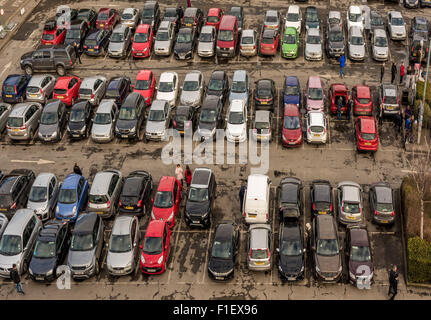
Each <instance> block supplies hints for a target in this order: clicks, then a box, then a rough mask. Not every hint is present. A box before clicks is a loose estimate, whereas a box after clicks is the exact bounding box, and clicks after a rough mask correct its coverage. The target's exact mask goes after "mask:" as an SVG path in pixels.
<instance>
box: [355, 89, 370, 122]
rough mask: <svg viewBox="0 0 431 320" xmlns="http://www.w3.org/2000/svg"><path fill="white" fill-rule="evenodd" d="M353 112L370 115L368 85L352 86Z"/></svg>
mask: <svg viewBox="0 0 431 320" xmlns="http://www.w3.org/2000/svg"><path fill="white" fill-rule="evenodd" d="M352 99H353V114H354V115H372V114H373V102H372V99H371V91H370V87H368V86H367V85H356V86H354V87H353V88H352Z"/></svg>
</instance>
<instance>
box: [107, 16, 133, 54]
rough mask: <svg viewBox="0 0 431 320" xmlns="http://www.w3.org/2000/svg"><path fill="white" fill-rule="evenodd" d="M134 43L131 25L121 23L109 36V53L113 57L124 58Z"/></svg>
mask: <svg viewBox="0 0 431 320" xmlns="http://www.w3.org/2000/svg"><path fill="white" fill-rule="evenodd" d="M131 45H132V31H131V30H130V28H129V27H127V26H125V25H123V24H120V25H117V26H116V27H115V29H114V30H113V31H112V34H111V37H110V38H109V45H108V55H109V56H110V57H111V58H124V57H126V56H127V54H128V52H129V48H130V46H131Z"/></svg>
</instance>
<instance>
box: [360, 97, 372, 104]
mask: <svg viewBox="0 0 431 320" xmlns="http://www.w3.org/2000/svg"><path fill="white" fill-rule="evenodd" d="M358 102H359V103H360V104H368V103H370V99H368V98H358Z"/></svg>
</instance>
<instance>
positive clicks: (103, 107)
mask: <svg viewBox="0 0 431 320" xmlns="http://www.w3.org/2000/svg"><path fill="white" fill-rule="evenodd" d="M114 104H115V101H114V100H113V99H103V100H102V101H101V102H100V104H99V107H97V110H96V113H109V112H111V110H112V108H113V107H114Z"/></svg>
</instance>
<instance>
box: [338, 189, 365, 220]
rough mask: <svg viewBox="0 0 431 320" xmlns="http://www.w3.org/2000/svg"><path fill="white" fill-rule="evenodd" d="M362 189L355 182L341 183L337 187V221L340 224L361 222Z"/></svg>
mask: <svg viewBox="0 0 431 320" xmlns="http://www.w3.org/2000/svg"><path fill="white" fill-rule="evenodd" d="M361 192H362V188H361V186H360V185H359V184H357V183H356V182H351V181H343V182H340V183H339V184H338V185H337V198H338V201H337V203H338V221H339V222H340V223H342V224H350V223H361V222H362V216H363V212H362V195H361Z"/></svg>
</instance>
